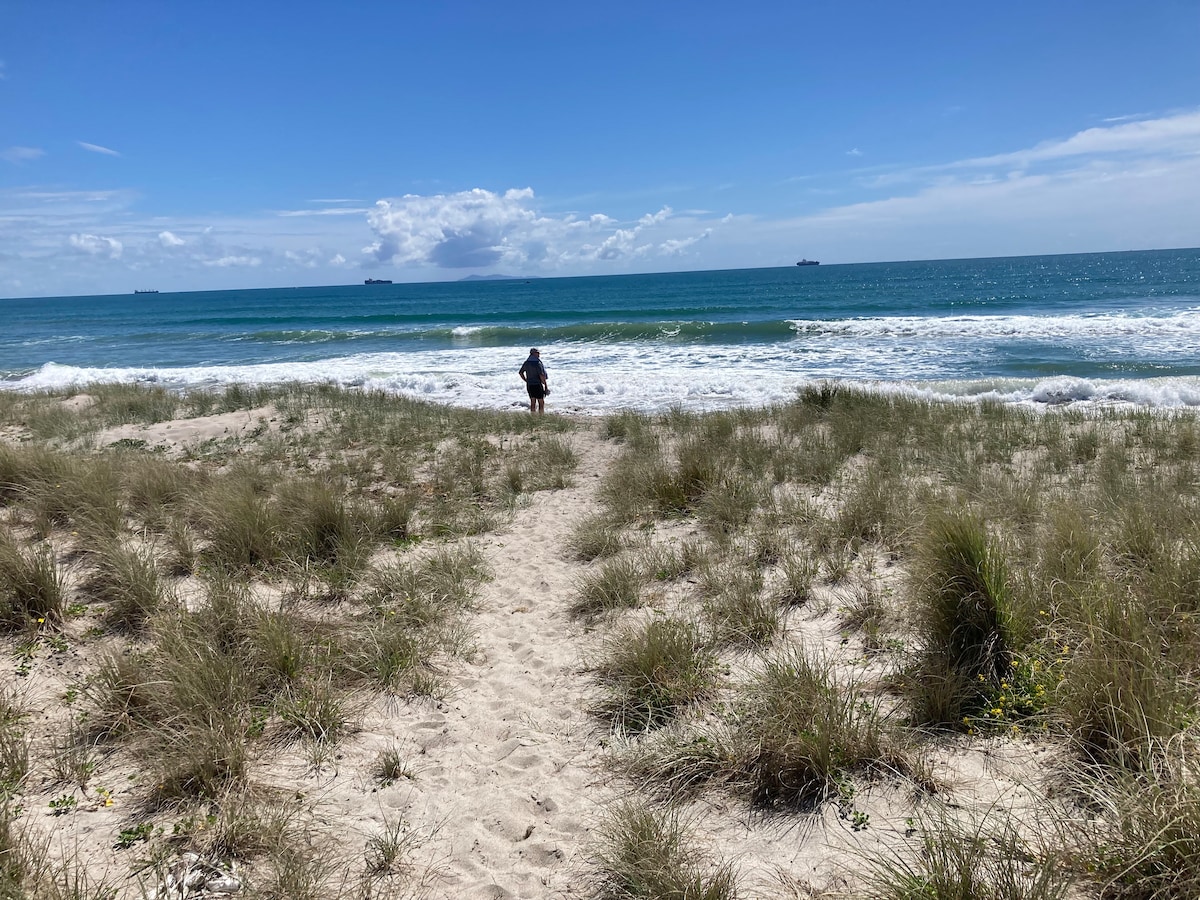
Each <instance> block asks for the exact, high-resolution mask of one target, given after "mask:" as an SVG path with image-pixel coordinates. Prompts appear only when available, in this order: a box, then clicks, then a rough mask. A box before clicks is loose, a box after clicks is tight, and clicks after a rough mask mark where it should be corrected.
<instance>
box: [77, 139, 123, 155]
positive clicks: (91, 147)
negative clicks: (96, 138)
mask: <svg viewBox="0 0 1200 900" xmlns="http://www.w3.org/2000/svg"><path fill="white" fill-rule="evenodd" d="M75 143H77V144H78V145H79V146H80V147H82V148H83V149H84V150H89V151H91V152H92V153H103V154H104V155H105V156H120V155H121V154H120V153H118V152H117V151H116V150H110V149H109V148H108V147H101V146H100V145H99V144H89V143H88V142H87V141H76V142H75Z"/></svg>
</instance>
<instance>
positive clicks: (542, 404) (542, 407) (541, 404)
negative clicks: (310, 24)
mask: <svg viewBox="0 0 1200 900" xmlns="http://www.w3.org/2000/svg"><path fill="white" fill-rule="evenodd" d="M537 403H538V415H540V416H541V415H545V414H546V401H545V400H543V399H542V398H540V397H539V398H538V402H537Z"/></svg>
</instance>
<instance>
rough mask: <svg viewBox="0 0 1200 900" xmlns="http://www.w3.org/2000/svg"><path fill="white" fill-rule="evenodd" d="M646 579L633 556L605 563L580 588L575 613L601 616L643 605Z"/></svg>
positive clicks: (581, 581)
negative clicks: (642, 598) (642, 593)
mask: <svg viewBox="0 0 1200 900" xmlns="http://www.w3.org/2000/svg"><path fill="white" fill-rule="evenodd" d="M644 581H645V576H644V575H643V573H642V569H641V566H639V565H638V561H637V559H636V558H634V557H633V556H629V555H624V556H617V557H614V558H612V559H607V560H605V561H604V562H603V563H602V564H601V565H600V568H599V569H596V570H594V571H592V572H588V573H587V574H585V575H584V576H583V577H582V578H581V579H580V581H579V585H578V587H577V588H576V598H575V601H574V603H572V605H571V611H572V612H573V613H575V615H578V616H599V615H602V614H603V613H606V612H612V611H614V610H620V609H633V608H634V607H636V606H638V605H640V604H641V602H642V601H641V596H642V595H641V590H642V584H643V582H644Z"/></svg>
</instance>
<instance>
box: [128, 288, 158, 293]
mask: <svg viewBox="0 0 1200 900" xmlns="http://www.w3.org/2000/svg"><path fill="white" fill-rule="evenodd" d="M134 293H135V294H157V293H158V291H156V290H153V289H151V290H148V291H136V290H135V291H134Z"/></svg>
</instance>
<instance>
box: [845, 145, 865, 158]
mask: <svg viewBox="0 0 1200 900" xmlns="http://www.w3.org/2000/svg"><path fill="white" fill-rule="evenodd" d="M846 155H847V156H862V155H863V152H862V151H861V150H859V149H858V148H857V147H854V148H852V149H850V150H847V151H846Z"/></svg>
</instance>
